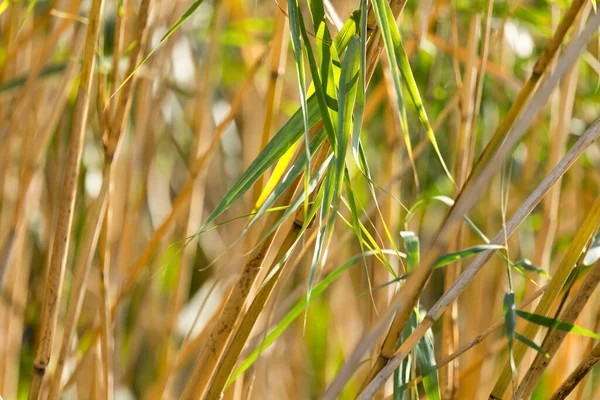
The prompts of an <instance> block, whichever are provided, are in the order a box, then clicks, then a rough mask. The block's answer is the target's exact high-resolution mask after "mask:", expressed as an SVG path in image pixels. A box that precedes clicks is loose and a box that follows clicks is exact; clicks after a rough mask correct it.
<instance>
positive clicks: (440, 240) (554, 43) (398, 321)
mask: <svg viewBox="0 0 600 400" xmlns="http://www.w3.org/2000/svg"><path fill="white" fill-rule="evenodd" d="M583 3H584V1H583V0H575V1H574V2H573V3H572V5H571V7H570V8H569V10H568V11H567V13H566V14H565V16H564V18H563V20H562V21H561V23H560V25H559V27H558V29H557V31H556V33H555V34H554V36H553V37H552V39H551V40H550V41H548V42H547V44H546V47H545V48H544V51H543V52H542V54H541V56H540V58H539V59H538V62H537V63H536V65H535V67H534V70H533V73H532V74H531V76H530V78H529V80H528V81H527V83H526V84H525V86H524V87H523V89H522V90H521V92H520V93H519V96H518V97H517V99H516V100H515V102H514V103H513V105H512V106H511V108H510V111H509V112H508V114H507V115H506V117H505V118H504V119H503V121H502V123H501V124H500V125H499V126H498V128H497V129H496V132H495V133H494V135H493V137H492V139H491V140H490V142H489V143H488V145H487V146H486V148H485V150H484V151H483V153H482V154H481V156H480V158H479V160H478V161H477V163H476V164H475V166H474V167H473V171H472V172H471V174H470V175H469V177H468V178H467V180H466V181H465V184H464V186H463V187H462V189H461V191H460V193H459V195H458V197H457V199H456V203H455V206H454V207H453V208H452V210H451V211H450V213H449V214H448V217H447V218H446V220H445V221H444V223H443V224H442V227H441V228H440V230H439V232H438V234H437V235H436V238H435V239H434V241H433V244H432V245H431V250H432V251H429V252H426V254H427V256H426V257H425V258H424V260H422V262H421V267H420V268H418V270H417V271H415V273H414V274H413V275H411V277H410V278H409V280H408V281H407V282H406V285H405V286H406V287H407V290H405V291H401V292H400V295H401V297H400V298H402V300H403V301H404V302H407V303H406V304H404V306H403V307H402V312H401V313H399V314H398V315H396V317H395V318H394V322H393V323H392V326H391V327H390V330H389V332H388V335H387V337H386V340H385V341H384V344H383V346H382V352H381V353H380V356H379V357H378V358H377V360H376V362H375V364H374V366H373V368H372V370H371V373H370V374H369V377H368V379H367V380H366V381H365V384H366V383H367V382H369V381H370V380H371V379H373V378H374V377H375V376H376V375H377V373H378V372H379V371H380V370H381V369H382V368H383V366H384V365H385V364H386V363H387V362H388V360H389V359H390V358H391V355H392V354H393V352H394V349H395V347H396V345H397V343H398V340H399V338H400V336H401V334H402V332H403V330H404V326H405V325H406V321H408V318H409V316H410V313H411V312H412V306H413V305H414V304H415V303H416V300H417V298H418V296H419V295H420V293H421V291H422V290H423V288H424V287H425V284H426V282H427V280H428V279H429V277H430V275H431V272H430V271H428V270H427V267H425V266H427V265H428V263H433V262H434V261H435V259H436V258H437V257H438V256H440V255H441V254H443V252H444V251H445V249H446V243H445V241H446V240H445V239H444V237H451V236H454V234H455V233H456V227H455V226H454V225H455V222H458V221H459V220H460V219H461V218H462V215H464V212H462V210H461V212H457V210H458V206H459V205H460V204H459V203H461V202H462V203H465V204H468V203H472V200H473V199H472V198H471V199H468V195H469V194H471V193H475V191H474V190H473V189H474V184H475V182H480V184H482V183H483V180H482V179H481V176H482V175H483V174H482V171H483V170H484V169H487V170H488V171H489V172H488V173H489V174H491V173H492V166H493V164H492V163H491V162H490V160H492V159H494V158H496V159H497V160H499V159H500V157H499V156H498V155H499V150H500V149H502V148H504V149H507V146H504V147H503V144H505V143H506V136H507V135H508V134H509V133H510V132H511V127H512V126H513V124H514V122H515V120H516V119H517V117H518V115H519V114H521V111H522V109H523V107H524V106H525V104H526V103H527V102H528V100H529V98H530V97H531V94H532V93H533V91H534V89H535V87H536V86H537V82H538V81H539V79H540V77H541V76H542V74H543V73H544V71H545V70H546V67H547V66H548V64H549V62H550V61H551V60H552V58H553V57H554V55H555V54H556V51H557V50H558V46H559V45H560V43H561V42H562V40H563V38H564V36H565V34H566V32H567V30H568V29H569V27H570V26H571V24H572V23H573V21H574V19H575V17H576V16H577V14H578V13H579V10H580V8H581V7H582V6H583ZM538 93H539V91H538ZM541 101H545V99H542V100H541ZM523 133H524V132H523ZM505 151H506V150H505ZM496 167H497V165H496ZM461 200H462V201H461ZM469 208H470V207H469ZM467 209H468V208H467V207H465V211H466V210H467ZM452 219H455V221H454V222H453V221H452ZM446 235H447V236H446ZM409 281H412V282H411V285H410V289H409V285H408V283H409ZM409 292H410V293H409ZM447 293H448V292H447ZM408 305H410V306H408Z"/></svg>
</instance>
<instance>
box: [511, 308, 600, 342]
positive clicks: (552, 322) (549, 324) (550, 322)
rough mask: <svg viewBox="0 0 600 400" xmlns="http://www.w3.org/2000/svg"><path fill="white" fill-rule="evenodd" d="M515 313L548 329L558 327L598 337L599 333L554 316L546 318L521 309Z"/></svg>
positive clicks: (599, 337) (562, 329)
mask: <svg viewBox="0 0 600 400" xmlns="http://www.w3.org/2000/svg"><path fill="white" fill-rule="evenodd" d="M517 315H518V316H519V317H521V318H523V319H526V320H527V321H529V322H532V323H534V324H536V325H541V326H545V327H546V328H549V329H558V330H561V331H566V332H571V333H576V334H578V335H582V336H587V337H591V338H593V339H600V335H598V334H597V333H594V332H592V331H590V330H587V329H585V328H581V327H579V326H577V325H571V324H568V323H566V322H562V321H560V320H557V319H554V318H548V317H545V316H543V315H539V314H533V313H530V312H527V311H523V310H517Z"/></svg>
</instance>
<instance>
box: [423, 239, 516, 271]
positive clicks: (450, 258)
mask: <svg viewBox="0 0 600 400" xmlns="http://www.w3.org/2000/svg"><path fill="white" fill-rule="evenodd" d="M503 248H504V246H500V245H497V244H480V245H477V246H473V247H469V248H466V249H464V250H459V251H457V252H454V253H448V254H444V255H443V256H441V257H440V258H438V259H437V261H436V262H435V264H434V265H433V268H440V267H443V266H446V265H448V264H452V263H453V262H455V261H458V260H460V259H461V258H465V257H469V256H472V255H473V254H477V253H481V252H482V251H488V250H498V249H503Z"/></svg>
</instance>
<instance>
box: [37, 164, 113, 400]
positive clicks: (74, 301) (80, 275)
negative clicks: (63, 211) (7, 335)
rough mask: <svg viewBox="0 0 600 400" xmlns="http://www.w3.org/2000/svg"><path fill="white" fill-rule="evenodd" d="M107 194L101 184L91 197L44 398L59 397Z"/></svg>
mask: <svg viewBox="0 0 600 400" xmlns="http://www.w3.org/2000/svg"><path fill="white" fill-rule="evenodd" d="M109 171H110V170H109V169H107V168H105V169H104V171H103V177H104V179H105V180H106V182H108V180H109V177H108V175H109V173H110V172H109ZM107 193H108V184H103V185H102V189H101V190H100V194H99V195H98V197H97V198H96V199H95V200H94V202H93V204H92V206H90V210H89V211H88V214H89V219H88V220H87V222H86V227H85V231H84V233H83V239H82V244H81V248H80V249H79V250H78V254H77V259H76V261H75V269H74V278H73V288H72V292H71V296H70V298H69V305H68V308H67V313H66V314H65V317H64V322H63V325H64V328H63V330H64V335H63V337H62V343H61V346H60V352H59V354H58V360H57V363H56V367H55V369H54V371H53V376H52V379H51V380H50V389H49V392H48V397H47V398H48V399H50V400H54V399H57V398H58V396H59V389H60V380H61V377H62V373H63V369H64V366H65V362H66V359H67V356H68V355H69V351H70V343H71V338H72V336H73V331H74V330H75V325H76V324H77V320H78V319H79V313H80V311H81V306H82V304H83V297H84V296H83V295H84V293H85V288H86V285H87V279H88V276H89V272H90V269H91V266H92V259H93V255H94V253H95V251H94V249H95V247H96V244H97V243H98V237H99V236H100V228H101V226H102V220H103V218H104V215H105V212H106V197H107Z"/></svg>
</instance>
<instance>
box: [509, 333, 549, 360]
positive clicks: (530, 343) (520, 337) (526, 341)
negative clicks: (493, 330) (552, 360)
mask: <svg viewBox="0 0 600 400" xmlns="http://www.w3.org/2000/svg"><path fill="white" fill-rule="evenodd" d="M515 338H517V340H519V341H520V342H522V343H524V344H525V345H526V346H528V347H531V348H532V349H534V350H535V351H537V352H538V353H540V354H541V355H543V356H544V357H546V358H548V357H550V355H549V354H548V353H547V352H545V351H544V349H542V348H541V347H540V346H538V345H537V344H536V343H535V342H534V341H533V340H529V339H528V338H526V337H525V336H523V335H521V334H520V333H519V332H515Z"/></svg>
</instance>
